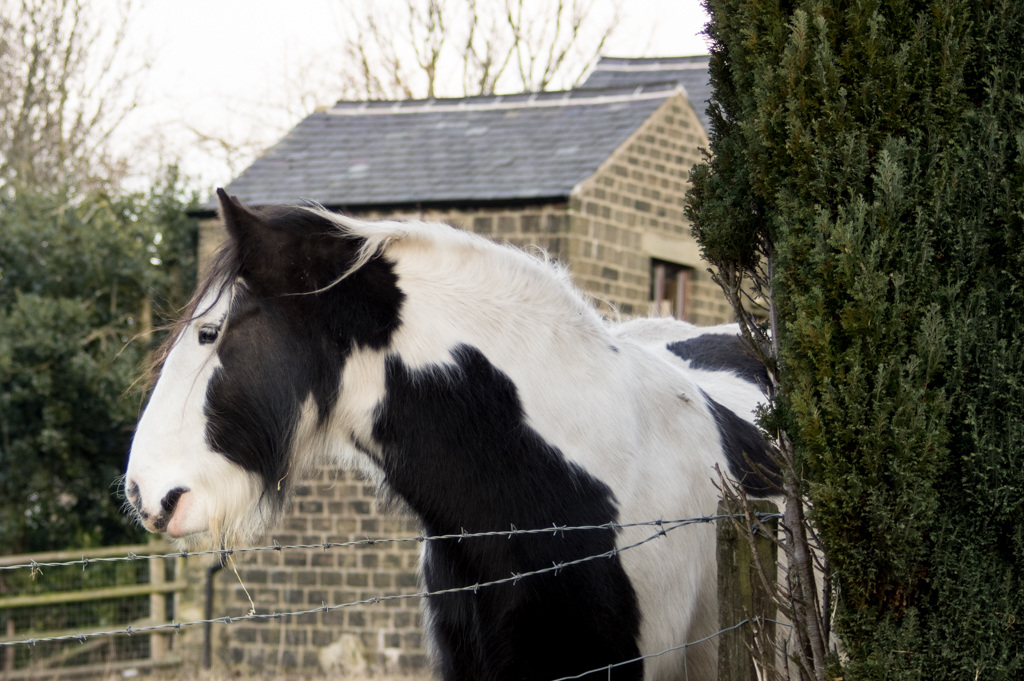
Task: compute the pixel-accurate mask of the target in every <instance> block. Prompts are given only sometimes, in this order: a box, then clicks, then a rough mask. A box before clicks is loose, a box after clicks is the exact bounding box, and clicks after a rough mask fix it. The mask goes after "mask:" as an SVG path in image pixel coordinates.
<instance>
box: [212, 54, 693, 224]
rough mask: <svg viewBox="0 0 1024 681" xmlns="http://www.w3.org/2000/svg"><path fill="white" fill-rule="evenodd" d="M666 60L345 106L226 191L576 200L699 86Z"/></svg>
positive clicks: (344, 197) (322, 114) (308, 125)
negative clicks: (560, 87) (557, 85)
mask: <svg viewBox="0 0 1024 681" xmlns="http://www.w3.org/2000/svg"><path fill="white" fill-rule="evenodd" d="M684 59H701V58H684ZM702 59H704V60H705V62H704V63H705V66H704V71H703V73H704V74H705V75H704V79H705V80H706V73H707V67H706V60H707V57H703V58H702ZM630 62H644V63H645V64H644V65H643V66H644V68H640V69H629V68H626V67H628V65H629V64H628V63H630ZM647 62H651V63H650V64H648V63H647ZM657 63H658V64H661V63H665V64H668V65H669V66H670V67H671V68H669V69H668V70H667V71H666V70H661V71H659V70H658V68H653V66H654V62H653V60H630V59H625V60H623V59H602V60H601V61H600V63H599V64H598V66H597V69H596V70H595V72H594V73H593V75H591V77H590V79H589V80H588V81H587V82H586V83H585V84H584V86H583V87H581V88H577V89H575V90H570V91H567V92H548V93H527V94H521V95H500V96H489V97H467V98H463V99H431V100H409V101H377V102H345V101H343V102H338V103H337V104H336V105H335V106H333V107H332V108H330V109H327V110H324V111H319V112H317V113H314V114H312V115H310V116H309V117H307V118H306V119H305V120H303V121H302V122H301V123H299V124H298V125H297V126H296V127H295V128H294V129H293V130H292V131H291V132H289V133H288V134H287V135H286V136H285V137H284V138H283V139H281V141H279V142H278V143H277V144H275V145H274V146H273V147H271V148H270V149H269V150H268V151H267V152H266V153H264V154H263V156H261V157H260V158H258V159H257V160H256V161H255V162H254V163H253V164H252V165H251V166H249V168H247V169H246V170H245V171H243V172H242V174H241V175H239V176H238V177H237V178H236V179H235V180H233V181H232V182H231V183H230V184H229V185H228V186H227V190H228V192H229V193H231V194H235V195H237V196H239V197H240V198H241V199H242V200H243V201H245V202H246V203H249V204H251V205H267V204H276V203H285V204H288V203H298V202H301V201H303V200H312V201H316V202H319V203H321V204H323V205H324V206H327V207H329V208H341V209H359V208H363V209H365V208H371V207H374V206H398V205H430V204H434V205H437V204H453V203H470V204H474V203H475V204H483V203H488V202H522V201H533V200H537V201H551V200H557V199H564V198H568V196H569V194H570V192H571V191H572V189H573V188H574V187H575V186H576V185H577V184H579V183H580V182H581V181H583V180H584V179H586V178H587V177H589V176H590V175H592V174H593V173H594V172H595V171H596V170H597V169H598V167H599V166H600V165H601V164H602V163H603V162H604V161H606V160H607V159H608V158H609V157H610V156H611V155H612V153H613V152H614V151H615V150H616V149H617V148H618V147H619V146H620V145H622V144H623V143H624V142H625V141H626V140H627V139H628V138H629V136H630V135H631V134H632V133H633V132H634V131H635V130H636V129H637V128H639V127H640V125H641V124H642V123H643V122H644V121H645V120H647V118H649V117H650V116H651V114H653V113H654V111H655V110H656V109H657V108H658V107H659V106H661V105H662V103H664V102H665V100H666V99H668V98H669V97H671V96H673V95H674V94H676V93H678V92H680V91H681V88H680V83H684V82H691V81H693V82H698V81H699V80H700V79H699V78H696V79H695V78H692V76H693V74H695V73H697V72H698V71H699V67H698V66H697V65H696V62H689V61H687V62H685V63H684V62H679V61H678V60H658V61H657ZM652 74H658V76H657V77H655V76H654V75H652ZM679 74H685V75H686V76H687V77H688V78H689V80H687V81H684V80H683V79H682V77H681V76H680V75H679ZM684 87H685V85H684ZM215 205H216V204H215V202H214V201H213V200H212V199H211V201H210V202H208V203H207V204H206V206H205V208H206V209H208V210H213V209H214V208H215Z"/></svg>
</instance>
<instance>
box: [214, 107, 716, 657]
mask: <svg viewBox="0 0 1024 681" xmlns="http://www.w3.org/2000/svg"><path fill="white" fill-rule="evenodd" d="M706 144H707V138H706V136H705V134H704V131H703V129H702V128H701V127H700V125H699V123H698V122H697V119H696V115H695V114H694V112H693V110H692V108H690V105H689V104H688V103H687V102H686V100H685V99H684V98H683V97H682V96H677V97H673V98H670V99H669V100H668V101H666V103H665V104H664V105H663V106H662V107H661V108H659V110H658V111H657V112H656V113H655V115H654V116H652V118H651V119H650V120H649V121H648V122H647V123H645V124H644V125H643V126H642V127H641V128H640V129H639V130H638V131H637V132H636V133H635V134H634V135H633V136H632V137H631V138H630V139H629V140H628V141H627V142H626V143H625V144H624V145H623V146H622V147H621V148H620V149H619V150H618V152H617V153H616V154H615V155H613V157H612V158H610V159H608V161H607V162H606V163H604V164H603V165H602V166H601V168H599V169H598V171H597V172H596V173H595V174H594V175H593V176H591V177H590V178H588V179H586V180H585V181H583V182H582V183H580V185H579V186H578V187H577V188H576V189H575V190H574V191H573V192H572V195H571V197H570V199H569V201H568V202H567V203H561V204H545V205H534V206H516V207H504V208H495V207H489V208H479V209H463V210H446V211H439V210H428V211H423V212H408V211H406V212H401V213H394V212H386V211H375V212H373V213H365V214H361V215H360V217H364V218H368V219H379V218H392V217H398V218H415V219H421V220H428V221H437V222H444V223H448V224H452V225H454V226H456V227H460V228H462V229H467V230H472V231H474V232H476V233H478V234H481V235H484V236H487V237H489V238H492V239H495V240H497V241H507V242H510V243H513V244H515V245H518V246H529V245H531V244H532V245H537V246H540V247H541V248H543V249H544V250H546V251H547V252H548V253H549V254H550V255H551V256H552V257H556V258H558V259H560V260H562V261H563V262H565V263H567V264H568V266H569V268H570V270H571V271H572V273H573V276H574V278H575V281H576V283H577V285H578V286H580V287H581V288H582V289H583V290H585V291H588V292H590V293H592V294H593V295H594V298H595V302H597V303H598V305H599V307H602V306H603V307H604V311H605V312H606V313H609V314H614V312H613V310H612V309H611V307H609V306H608V305H610V306H613V307H614V308H615V309H616V310H618V312H620V313H622V314H623V315H624V316H631V315H646V314H648V312H649V306H648V300H649V296H650V290H651V258H658V259H659V260H664V261H667V262H672V263H676V264H678V265H684V266H687V267H690V268H692V270H691V271H690V273H689V276H690V279H689V283H688V286H687V294H688V295H687V298H688V300H687V310H688V317H689V320H690V321H693V322H695V323H698V324H718V323H722V322H725V321H729V320H731V319H732V314H731V310H730V309H729V307H728V305H727V304H726V303H725V301H724V299H723V297H722V295H721V293H720V292H719V290H718V287H717V286H716V285H715V284H714V282H712V281H711V279H710V276H709V275H708V274H707V272H706V268H707V265H706V263H703V261H702V260H701V259H700V256H699V249H698V248H697V245H696V243H695V242H694V240H693V238H692V237H691V235H690V227H689V224H688V222H687V220H686V218H685V216H684V214H683V205H684V204H683V201H684V199H683V197H684V196H685V193H686V189H687V186H688V182H689V170H690V168H691V167H692V165H693V164H694V163H696V162H697V161H699V160H700V156H699V154H700V152H699V147H701V146H706ZM201 230H202V232H201V237H200V258H201V262H205V261H208V258H209V255H210V254H211V253H212V251H213V249H214V247H215V245H216V244H217V243H219V242H220V240H221V239H222V238H223V228H222V227H221V226H220V225H219V223H218V221H216V220H205V221H203V222H202V223H201ZM605 303H607V304H608V305H605ZM418 533H419V528H418V527H417V525H416V522H415V521H414V520H412V519H411V518H410V517H409V516H407V515H402V514H400V513H393V512H392V513H387V512H384V510H383V509H381V508H380V506H379V503H378V501H377V500H376V490H375V489H374V487H373V486H372V485H371V484H369V483H367V482H364V481H361V480H359V479H358V478H357V477H356V476H355V475H354V474H353V473H348V472H344V471H342V472H334V471H326V470H320V471H317V472H316V473H315V474H314V475H313V476H312V477H311V478H310V479H309V480H304V481H302V482H301V483H300V484H299V485H298V487H297V494H296V497H295V500H294V502H293V503H292V505H291V507H290V508H289V510H288V512H287V514H286V516H285V518H284V519H283V521H282V523H281V526H280V528H279V529H278V530H277V531H276V532H275V533H274V534H273V536H272V537H271V539H272V540H276V541H278V542H279V543H281V544H295V543H303V544H321V543H323V542H325V541H326V542H345V541H354V540H359V539H364V538H366V537H373V538H383V537H411V536H415V535H417V534H418ZM235 560H236V563H237V567H238V576H237V577H236V576H235V574H234V573H233V572H232V571H230V570H224V571H222V572H221V573H219V575H218V576H217V580H218V593H219V594H220V601H221V602H220V609H219V611H218V612H217V613H216V614H217V615H218V616H219V615H220V614H222V613H223V612H224V608H226V609H227V610H226V611H227V612H228V613H229V614H232V615H240V614H244V613H246V612H248V610H249V608H250V607H251V606H250V603H249V596H251V597H252V599H253V602H254V604H255V606H256V608H257V610H258V611H259V612H273V611H295V610H302V609H307V608H314V607H318V606H320V605H322V603H324V602H326V603H327V604H330V605H336V604H340V603H349V602H353V601H357V600H363V599H367V598H373V597H374V596H380V595H392V594H398V593H414V592H416V591H418V590H419V586H418V583H417V575H416V564H417V562H418V544H415V543H405V544H387V543H384V544H378V545H375V546H369V547H362V548H351V549H331V550H328V551H323V550H321V549H316V550H306V551H296V552H288V553H276V552H264V553H259V554H251V555H249V556H248V557H244V558H243V557H239V558H236V559H235ZM242 584H244V585H245V588H244V589H243V587H242ZM246 591H248V595H247V594H246ZM420 607H421V603H420V602H419V601H418V600H416V599H405V600H397V601H388V602H385V603H382V604H377V605H366V606H354V607H352V608H346V609H343V610H340V611H335V612H330V613H315V614H310V615H303V616H298V617H294V618H289V619H286V620H285V621H283V622H277V621H267V622H254V623H248V622H246V623H239V624H235V625H231V626H228V627H221V628H220V631H219V634H218V640H217V657H218V659H219V660H220V661H221V662H222V663H225V664H228V665H230V669H231V671H232V672H233V673H234V672H236V671H237V672H241V673H243V674H245V673H263V674H267V673H277V674H293V673H295V674H301V675H304V676H318V675H322V674H324V673H327V674H329V675H333V674H335V673H337V674H355V675H363V674H377V673H404V672H417V671H418V672H420V673H424V670H425V665H426V658H425V653H424V642H423V638H422V635H421V633H420V626H421V614H420Z"/></svg>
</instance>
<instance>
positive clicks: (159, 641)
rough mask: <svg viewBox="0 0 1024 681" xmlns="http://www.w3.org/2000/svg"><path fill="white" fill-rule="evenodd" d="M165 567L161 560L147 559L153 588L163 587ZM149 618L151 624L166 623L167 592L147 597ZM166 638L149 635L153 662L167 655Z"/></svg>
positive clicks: (165, 575)
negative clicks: (151, 621)
mask: <svg viewBox="0 0 1024 681" xmlns="http://www.w3.org/2000/svg"><path fill="white" fill-rule="evenodd" d="M166 570H167V565H166V564H165V563H164V559H163V558H150V559H149V583H150V584H152V585H154V586H163V585H164V583H166V582H167V573H166ZM149 618H150V619H151V620H153V624H162V623H164V622H166V621H167V592H165V591H154V592H153V593H151V594H150V595H149ZM167 643H168V641H167V638H166V636H164V634H162V633H154V634H150V635H149V657H150V659H151V660H153V661H154V662H159V661H160V660H162V659H163V658H164V656H165V655H166V654H167Z"/></svg>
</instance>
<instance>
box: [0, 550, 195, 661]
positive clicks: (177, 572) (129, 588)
mask: <svg viewBox="0 0 1024 681" xmlns="http://www.w3.org/2000/svg"><path fill="white" fill-rule="evenodd" d="M170 552H172V549H171V548H170V546H169V545H167V544H166V543H162V542H159V543H152V544H141V545H134V546H110V547H103V548H97V549H88V550H79V551H50V552H46V553H34V554H22V555H15V556H0V567H2V566H9V565H24V564H29V563H39V564H44V563H57V562H64V561H75V560H95V559H98V558H110V557H116V556H125V555H135V556H138V561H139V563H143V564H145V569H142V570H138V574H137V575H134V574H133V575H132V577H131V579H132V580H133V581H132V582H131V583H115V584H111V585H107V584H101V585H90V586H88V587H81V588H74V587H72V588H65V589H61V588H59V586H60V585H59V582H60V581H62V580H61V579H59V577H58V576H59V575H60V574H61V571H64V570H68V571H72V570H73V571H75V572H77V573H83V574H84V572H85V568H84V566H82V567H76V566H72V567H60V568H56V567H55V568H50V567H42V568H40V569H39V570H38V571H37V573H36V574H33V575H32V581H31V583H30V584H31V585H32V587H33V588H32V589H31V590H32V591H37V593H24V590H23V589H16V588H15V589H10V585H8V584H5V583H4V581H3V580H4V575H2V574H0V622H3V626H2V627H0V642H10V641H24V640H28V639H42V638H48V637H56V636H72V635H80V634H91V633H97V632H103V631H109V630H110V629H111V626H110V625H105V626H82V625H79V626H74V625H71V626H59V623H60V622H61V621H62V619H64V618H66V616H67V615H66V613H67V606H69V605H77V606H79V607H81V608H83V609H84V611H86V612H88V610H89V608H90V607H92V608H94V609H95V608H98V607H99V604H100V602H106V603H107V604H108V605H113V607H117V606H119V605H123V607H125V609H129V606H130V607H131V608H133V609H139V610H143V611H146V610H148V613H147V614H145V615H144V616H142V617H131V618H129V619H132V622H131V626H132V627H142V626H149V625H154V624H164V623H167V622H169V621H170V617H171V616H172V615H173V611H174V609H175V606H176V601H177V595H178V594H179V593H181V592H182V591H184V590H185V589H186V588H187V586H188V583H187V582H186V581H185V579H184V571H183V569H184V559H182V558H178V557H175V558H164V557H151V556H155V555H160V554H167V553H170ZM131 564H134V561H132V563H131ZM100 565H101V564H100V563H91V564H89V567H88V570H89V571H90V572H91V573H93V574H95V573H96V572H97V571H102V570H103V569H104V568H102V567H100ZM106 565H108V566H110V567H109V568H107V569H108V570H109V571H110V572H109V577H110V579H111V581H116V582H121V581H122V580H124V579H125V578H126V575H125V574H124V571H123V570H122V571H121V572H118V570H117V569H116V568H114V567H113V564H106ZM122 565H124V564H122ZM168 568H170V573H171V578H170V579H168ZM23 574H24V573H22V575H23ZM7 579H11V578H10V577H7ZM8 589H10V590H16V591H21V593H18V594H12V595H4V594H3V593H2V590H8ZM147 597H148V599H147ZM169 599H170V600H171V608H170V609H169V608H168V600H169ZM28 609H33V610H28ZM55 623H56V624H57V626H55ZM124 624H125V622H123V621H121V622H118V623H117V625H118V626H124ZM142 636H144V637H146V640H147V641H148V649H144V652H145V657H144V658H143V659H118V656H117V654H113V655H108V656H107V659H105V660H103V661H102V662H100V663H94V662H89V661H86V662H85V663H82V662H81V661H82V660H88V659H89V657H90V655H91V654H94V653H97V652H98V651H101V649H103V648H104V647H105V646H110V650H113V649H114V647H113V646H112V644H111V639H110V637H99V638H95V639H90V640H88V641H87V642H83V643H79V642H77V641H71V642H67V643H63V644H60V645H51V646H48V647H47V650H44V651H40V652H39V653H38V654H31V656H30V659H25V657H24V656H23V657H22V658H21V659H19V658H18V655H17V652H16V649H15V648H4V649H3V650H2V651H0V656H2V657H0V659H2V663H0V676H2V678H3V679H4V680H5V681H7V680H10V681H16V680H17V679H23V678H32V677H38V676H39V675H40V674H41V673H45V676H46V677H47V678H54V677H57V676H63V675H76V676H81V675H93V674H98V673H110V672H114V671H116V670H119V669H127V668H137V669H146V668H152V667H163V666H168V665H175V664H179V663H180V662H181V660H180V659H179V657H178V656H176V655H174V652H173V650H172V642H171V640H170V637H171V634H169V633H146V634H142ZM32 652H33V653H35V651H32ZM76 662H77V663H76Z"/></svg>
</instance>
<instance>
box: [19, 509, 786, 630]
mask: <svg viewBox="0 0 1024 681" xmlns="http://www.w3.org/2000/svg"><path fill="white" fill-rule="evenodd" d="M764 515H766V516H770V515H777V514H764ZM731 517H736V516H733V515H719V516H702V517H699V518H686V519H681V520H675V521H664V520H653V521H647V522H642V523H624V524H618V523H606V524H603V525H581V526H573V527H557V526H553V527H550V528H541V529H533V530H518V529H515V528H513V529H510V530H503V531H496V532H476V533H460V534H447V535H435V536H431V537H422V536H421V537H410V538H405V539H398V540H385V539H369V540H367V541H370V542H378V543H381V542H385V541H436V540H453V539H454V540H459V541H461V540H462V539H469V538H473V537H482V536H486V537H493V536H509V537H512V536H515V535H516V534H537V533H540V532H551V533H556V534H557V533H558V532H564V531H571V530H583V529H590V530H594V529H612V528H614V527H623V528H625V527H644V526H654V527H657V528H658V531H657V532H655V533H654V534H652V535H650V536H648V537H646V538H644V539H641V540H639V541H637V542H634V543H633V544H629V545H627V546H622V547H615V548H613V549H611V550H609V551H604V552H602V553H598V554H593V555H590V556H584V557H582V558H577V559H575V560H570V561H563V562H559V563H553V564H552V565H551V567H544V568H538V569H536V570H530V571H526V572H520V573H515V572H513V573H512V574H510V575H509V576H508V577H502V578H499V579H495V580H491V581H487V582H477V583H475V584H470V585H467V586H460V587H452V588H449V589H440V590H437V591H418V592H415V593H406V594H392V595H384V596H373V597H371V598H366V599H362V600H358V601H351V602H348V603H341V604H338V605H328V604H327V603H326V601H325V602H323V605H321V606H318V607H315V608H307V609H304V610H296V611H291V612H274V613H257V612H254V611H250V612H249V613H248V614H246V615H239V616H235V617H232V616H227V615H226V616H223V617H214V618H210V619H202V620H193V621H189V622H167V623H162V624H153V625H147V626H142V627H132V626H131V625H130V624H129V625H127V626H126V627H124V628H122V629H112V630H110V631H97V632H88V633H78V634H66V635H63V636H48V637H43V638H25V639H24V640H21V641H0V648H4V647H14V646H26V645H27V646H35V645H38V644H41V643H55V642H61V641H78V642H79V643H85V642H86V641H87V640H89V639H92V638H99V637H103V636H122V635H124V636H133V635H137V634H149V633H158V632H166V631H171V630H173V631H174V632H180V631H181V629H183V628H186V627H193V626H197V625H201V624H202V625H205V624H234V623H237V622H245V621H265V620H281V619H284V618H286V617H299V616H302V615H311V614H316V613H329V612H333V611H336V610H343V609H346V608H351V607H354V606H358V605H375V604H378V603H383V602H387V601H396V600H404V599H415V598H427V597H431V596H443V595H446V594H452V593H459V592H467V591H472V592H473V593H476V592H477V591H479V590H480V589H483V588H487V587H492V586H497V585H500V584H509V583H511V584H518V583H519V581H520V580H522V579H525V578H528V577H533V576H536V575H542V574H547V573H554V574H558V572H560V571H562V570H565V569H566V568H570V567H573V566H574V565H579V564H581V563H586V562H589V561H593V560H599V559H602V558H614V557H615V556H617V555H618V554H619V553H621V552H623V551H628V550H630V549H634V548H636V547H638V546H642V545H644V544H647V543H648V542H651V541H654V540H655V539H658V538H659V537H664V536H666V535H667V534H668V533H669V532H672V531H674V530H677V529H679V528H681V527H687V526H690V525H695V524H698V523H710V522H713V521H715V520H719V519H723V518H731ZM740 517H742V516H740ZM352 545H365V542H339V543H336V544H332V545H330V547H328V546H327V545H321V544H306V545H298V544H297V545H292V546H280V545H275V546H267V547H256V548H253V549H246V551H254V550H275V551H276V550H284V549H287V548H307V549H308V548H320V547H321V546H324V547H325V550H326V548H333V547H335V546H352ZM199 553H201V554H209V553H224V554H227V555H230V554H231V551H230V550H228V551H207V552H199ZM179 555H180V554H179V553H171V554H164V555H162V556H144V558H147V559H148V558H153V557H170V558H175V557H178V556H179ZM188 555H197V553H192V554H188ZM121 558H122V559H123V560H138V559H140V557H139V556H135V557H134V558H132V557H121ZM79 564H81V561H69V562H67V563H61V564H60V565H79ZM31 566H32V565H31V564H26V565H25V566H22V567H31ZM39 567H47V566H46V565H41V564H40V565H39Z"/></svg>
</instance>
